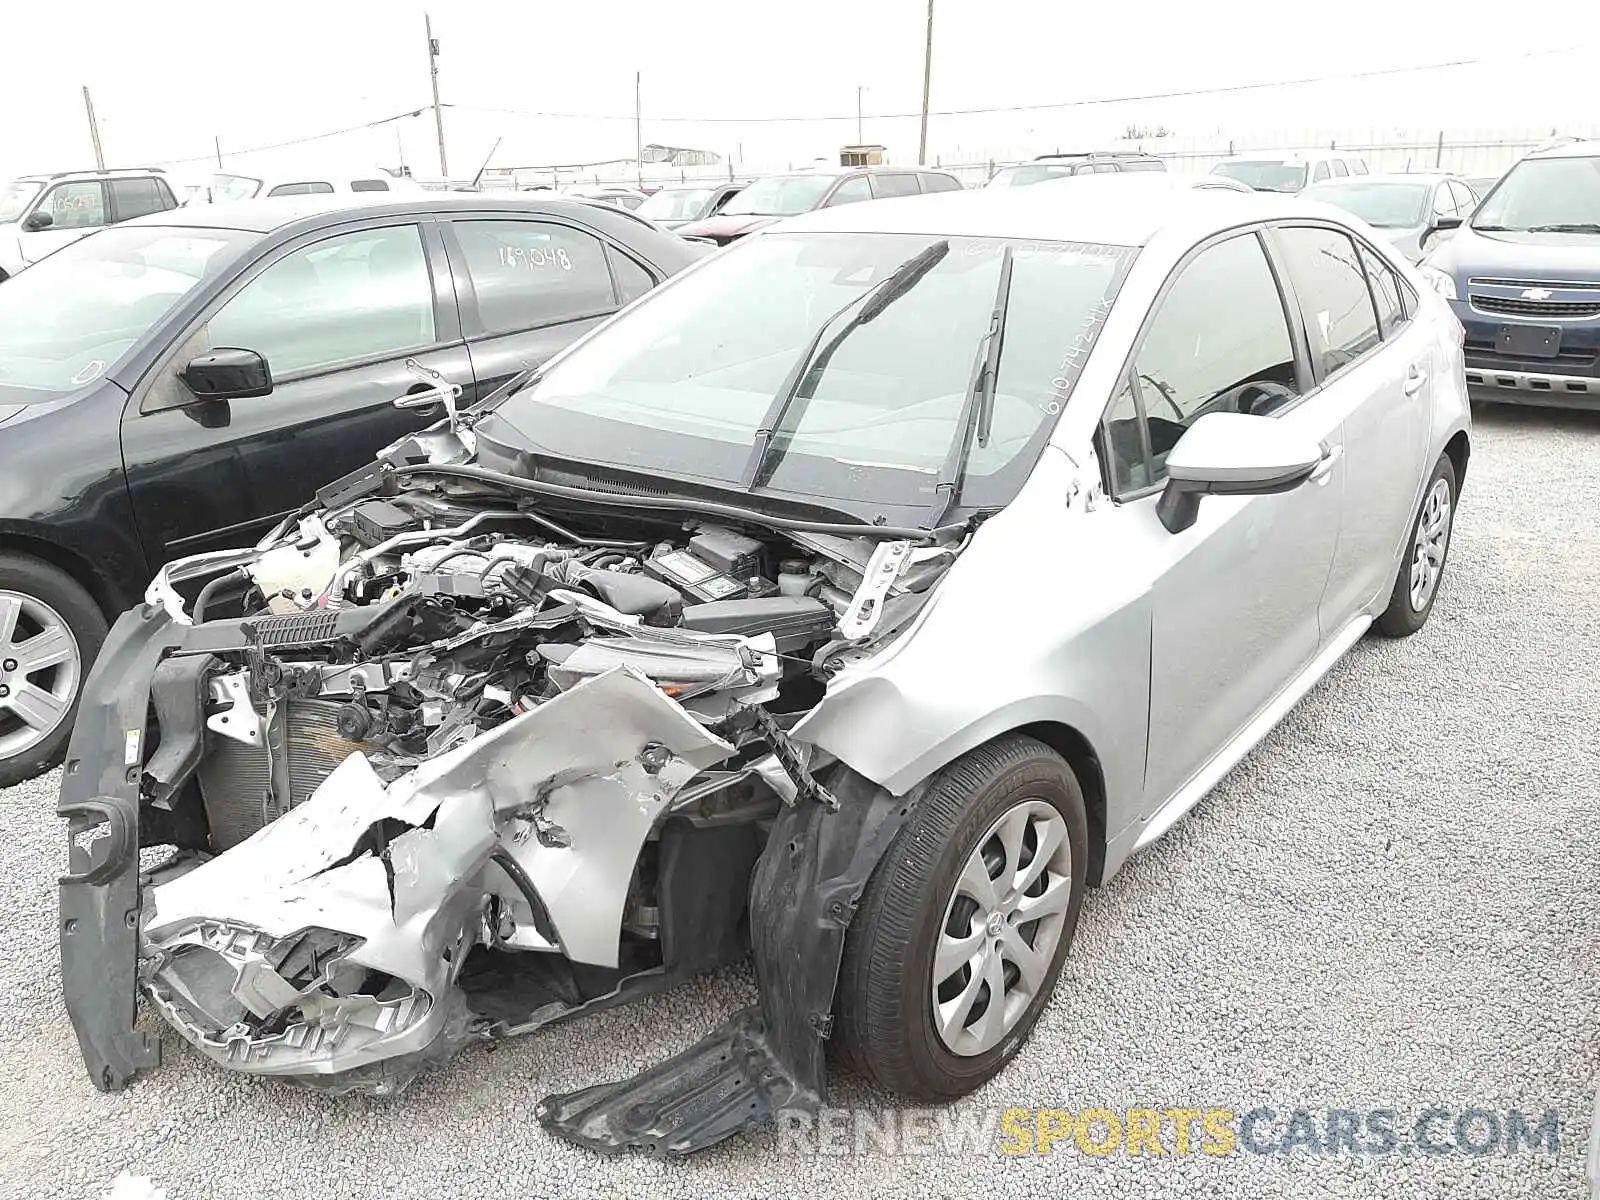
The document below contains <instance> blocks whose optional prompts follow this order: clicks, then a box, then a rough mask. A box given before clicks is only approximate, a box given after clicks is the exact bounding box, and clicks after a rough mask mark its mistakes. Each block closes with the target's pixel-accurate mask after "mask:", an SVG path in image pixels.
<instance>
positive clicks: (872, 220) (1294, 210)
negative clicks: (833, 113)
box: [772, 176, 1332, 246]
mask: <svg viewBox="0 0 1600 1200" xmlns="http://www.w3.org/2000/svg"><path fill="white" fill-rule="evenodd" d="M1107 178H1108V179H1109V178H1110V176H1107ZM1074 183H1077V181H1074ZM1330 211H1332V210H1330ZM1306 212H1307V209H1306V206H1305V203H1304V202H1303V201H1299V200H1297V199H1295V198H1294V197H1292V196H1284V195H1279V194H1277V193H1251V194H1250V195H1248V196H1246V195H1244V194H1243V193H1240V192H1232V191H1221V190H1218V189H1212V188H1181V187H1178V188H1175V187H1170V186H1167V187H1154V186H1152V187H1138V186H1132V187H1127V186H1124V187H1104V188H1101V187H1095V186H1093V185H1092V183H1090V184H1088V185H1086V186H1085V185H1079V186H1061V187H1049V186H1047V185H1042V186H1038V187H1025V188H975V189H968V190H963V191H959V192H935V193H932V194H927V195H922V196H906V197H903V198H899V199H893V200H875V201H873V202H872V203H871V204H845V205H840V206H838V207H835V208H824V209H819V210H817V211H816V212H811V213H806V214H804V215H803V216H798V217H790V218H788V219H787V220H785V221H784V222H782V224H780V225H777V226H774V227H773V230H772V231H773V232H774V233H779V234H781V233H785V232H790V231H793V232H809V233H831V232H839V233H845V232H849V233H918V234H933V235H939V234H944V235H948V236H951V237H1002V238H1024V239H1025V238H1037V239H1039V240H1041V241H1045V240H1048V241H1061V242H1092V243H1098V244H1102V245H1111V246H1142V245H1144V244H1145V243H1146V242H1148V241H1149V240H1150V239H1151V238H1153V237H1154V236H1155V235H1156V234H1157V233H1160V232H1161V231H1163V230H1165V229H1168V228H1178V227H1182V228H1184V229H1186V230H1189V229H1193V230H1200V231H1203V230H1204V229H1205V228H1207V227H1215V228H1218V229H1221V228H1226V227H1228V226H1231V225H1237V224H1241V223H1243V222H1246V221H1267V220H1272V219H1274V218H1288V217H1296V216H1300V217H1303V216H1305V215H1306Z"/></svg>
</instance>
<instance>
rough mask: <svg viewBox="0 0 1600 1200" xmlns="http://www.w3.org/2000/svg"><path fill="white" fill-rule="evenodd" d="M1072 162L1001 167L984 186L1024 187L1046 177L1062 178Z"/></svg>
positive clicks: (1068, 170) (1039, 181) (1040, 181)
mask: <svg viewBox="0 0 1600 1200" xmlns="http://www.w3.org/2000/svg"><path fill="white" fill-rule="evenodd" d="M1074 169H1075V168H1074V166H1073V164H1072V163H1022V164H1021V165H1020V166H1015V167H1001V168H1000V169H999V170H998V171H996V172H995V173H994V177H993V178H992V179H990V180H989V182H988V183H986V184H985V185H984V186H985V187H1024V186H1026V185H1027V184H1030V183H1043V182H1044V181H1045V180H1047V179H1063V178H1065V177H1066V176H1068V175H1071V174H1072V172H1073V170H1074Z"/></svg>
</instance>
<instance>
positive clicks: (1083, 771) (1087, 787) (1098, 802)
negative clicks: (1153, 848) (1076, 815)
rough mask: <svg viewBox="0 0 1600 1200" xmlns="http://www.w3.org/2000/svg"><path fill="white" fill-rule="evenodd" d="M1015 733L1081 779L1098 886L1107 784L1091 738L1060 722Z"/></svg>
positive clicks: (1092, 876)
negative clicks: (1047, 749) (1051, 752)
mask: <svg viewBox="0 0 1600 1200" xmlns="http://www.w3.org/2000/svg"><path fill="white" fill-rule="evenodd" d="M1014 732H1016V733H1024V734H1027V735H1028V736H1029V737H1031V738H1036V739H1038V740H1039V741H1041V742H1043V743H1044V744H1045V745H1046V746H1049V747H1050V749H1052V750H1054V751H1055V752H1056V753H1057V754H1059V755H1061V757H1062V758H1064V759H1066V760H1067V765H1068V766H1069V767H1071V768H1072V773H1073V774H1074V775H1076V776H1077V777H1078V786H1079V787H1080V788H1082V789H1083V805H1084V808H1085V810H1086V811H1087V814H1088V817H1089V866H1088V881H1089V883H1091V884H1093V885H1095V886H1098V885H1099V884H1100V882H1101V877H1102V875H1103V874H1104V871H1105V865H1106V781H1105V774H1104V772H1102V771H1101V769H1100V758H1099V756H1098V755H1096V754H1095V752H1094V747H1093V746H1091V745H1090V744H1089V739H1088V738H1086V737H1084V736H1083V734H1081V733H1079V732H1078V731H1077V730H1076V729H1074V728H1073V727H1072V726H1070V725H1063V724H1062V723H1060V722H1059V721H1035V722H1033V723H1032V724H1029V725H1022V726H1019V727H1018V728H1017V729H1016V730H1015V731H1014ZM1001 736H1004V735H1001Z"/></svg>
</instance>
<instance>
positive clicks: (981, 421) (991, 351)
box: [928, 245, 1013, 529]
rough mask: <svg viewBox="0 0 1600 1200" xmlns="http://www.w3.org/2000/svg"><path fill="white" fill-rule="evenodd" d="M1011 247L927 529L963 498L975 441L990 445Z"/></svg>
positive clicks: (1004, 259) (1003, 260) (1002, 262)
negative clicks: (963, 480)
mask: <svg viewBox="0 0 1600 1200" xmlns="http://www.w3.org/2000/svg"><path fill="white" fill-rule="evenodd" d="M1012 261H1013V259H1012V254H1011V247H1010V245H1007V246H1006V248H1005V251H1004V252H1003V253H1002V254H1001V256H1000V278H999V280H998V282H996V284H995V289H994V311H993V312H992V313H991V314H990V316H989V328H988V330H987V331H986V332H985V333H984V335H983V337H982V338H981V339H979V341H978V351H977V354H976V355H974V357H973V363H972V380H971V382H970V383H968V384H967V398H966V400H965V402H964V403H963V404H962V405H961V418H960V420H961V427H960V428H959V429H958V430H957V431H956V436H955V438H954V439H953V440H952V441H951V443H950V452H949V453H948V454H947V455H945V460H944V465H943V466H941V467H940V468H939V478H938V481H937V482H936V483H935V484H934V487H933V504H932V506H931V508H930V510H929V512H928V528H929V529H934V528H937V527H938V525H939V523H940V522H942V521H943V520H944V518H945V514H946V513H948V512H949V511H950V510H951V509H952V508H954V507H955V506H956V504H957V503H958V502H959V501H960V499H961V477H962V475H963V474H965V473H966V469H967V459H968V458H969V457H970V456H971V454H972V443H973V441H974V440H976V441H977V443H978V445H979V446H980V447H983V446H987V445H988V444H989V425H990V422H991V420H992V419H993V417H994V385H995V377H996V376H997V375H998V374H999V370H1000V349H1001V346H1002V344H1003V342H1004V340H1005V328H1006V309H1007V308H1008V307H1009V305H1010V303H1011V266H1012Z"/></svg>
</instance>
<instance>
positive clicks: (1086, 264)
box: [478, 233, 1136, 519]
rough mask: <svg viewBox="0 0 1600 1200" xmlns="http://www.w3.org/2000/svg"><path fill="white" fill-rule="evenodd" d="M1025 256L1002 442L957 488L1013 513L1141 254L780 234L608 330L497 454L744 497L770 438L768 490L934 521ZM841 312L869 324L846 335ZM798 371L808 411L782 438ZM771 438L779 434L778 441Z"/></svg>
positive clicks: (508, 429) (677, 286) (532, 401)
mask: <svg viewBox="0 0 1600 1200" xmlns="http://www.w3.org/2000/svg"><path fill="white" fill-rule="evenodd" d="M946 245H947V246H948V249H947V250H946V249H943V247H945V246H946ZM1008 247H1009V248H1010V255H1009V257H1010V260H1011V265H1010V275H1011V278H1010V283H1009V287H1007V288H1005V289H1004V292H1005V294H1006V295H1007V296H1008V303H1007V304H1006V306H1005V315H1004V324H1005V328H1004V333H1003V339H1002V340H1001V341H1000V342H999V343H998V344H999V345H1000V347H1001V348H1000V350H999V352H998V360H997V363H996V367H995V370H994V372H993V379H992V380H990V381H987V383H986V387H987V388H988V389H990V390H991V391H992V396H991V395H988V394H986V395H985V397H984V401H985V403H984V416H985V422H984V427H985V432H986V433H987V435H988V436H986V437H985V438H983V439H975V441H974V444H973V445H972V447H971V453H970V456H968V457H967V458H966V460H965V461H964V463H963V470H962V476H961V479H960V482H959V488H958V489H957V491H958V493H959V495H960V497H961V506H962V507H963V508H969V509H970V508H989V507H996V506H999V505H1002V504H1004V503H1006V502H1007V501H1009V500H1010V498H1011V497H1012V496H1013V495H1014V494H1015V492H1016V489H1017V488H1018V487H1020V486H1021V482H1022V480H1023V479H1024V478H1025V477H1026V474H1027V472H1028V470H1029V469H1031V467H1032V464H1033V461H1034V459H1035V458H1036V457H1037V455H1038V453H1039V450H1040V449H1041V448H1042V446H1043V441H1044V439H1045V438H1046V437H1048V436H1049V431H1050V429H1051V428H1052V427H1053V425H1054V422H1055V418H1056V416H1057V414H1059V412H1060V411H1061V407H1062V405H1063V404H1064V403H1065V402H1066V400H1067V397H1068V396H1069V395H1070V393H1071V387H1072V384H1073V382H1074V381H1075V379H1076V373H1077V369H1078V367H1079V365H1080V364H1081V363H1082V361H1083V359H1084V357H1085V356H1086V355H1087V353H1088V351H1089V349H1090V348H1091V347H1092V346H1093V343H1094V339H1095V336H1096V335H1097V334H1098V332H1099V328H1100V325H1101V324H1102V323H1103V321H1104V318H1105V314H1106V312H1107V311H1108V310H1109V307H1110V304H1111V301H1112V300H1113V299H1114V298H1115V296H1116V294H1117V291H1118V289H1119V288H1120V286H1121V283H1122V280H1123V278H1124V276H1125V275H1126V272H1127V268H1128V266H1129V264H1130V263H1131V262H1132V260H1133V257H1134V254H1135V253H1136V252H1135V251H1134V250H1133V249H1131V248H1127V247H1119V246H1106V245H1092V244H1084V243H1066V242H1038V241H1033V242H1022V241H1016V242H1008V241H1006V240H1003V239H996V238H972V237H950V238H936V237H932V236H925V235H915V234H803V233H797V234H767V235H763V236H761V237H759V238H755V239H752V240H751V241H750V242H748V243H746V244H745V245H742V246H740V247H738V248H736V249H735V250H733V251H731V252H729V253H727V254H724V255H722V256H721V257H720V258H718V259H716V260H713V261H711V262H708V263H706V264H705V265H704V266H703V267H701V268H699V269H697V270H695V271H693V272H691V273H689V274H688V275H687V276H685V277H684V278H683V279H681V280H678V281H676V282H674V283H673V284H671V285H669V287H667V288H666V289H663V291H662V292H661V293H660V295H659V296H657V297H652V298H649V299H646V300H645V301H643V302H641V303H640V304H639V306H638V307H636V308H635V309H634V310H633V311H632V312H630V313H629V314H628V315H627V316H625V317H623V318H622V319H620V320H618V321H617V322H615V323H614V324H612V325H610V326H608V327H607V328H606V329H603V330H602V331H600V332H599V333H598V334H596V335H595V336H594V337H593V338H591V339H590V340H589V341H587V342H586V343H585V344H583V345H582V346H579V347H578V348H577V349H576V350H574V352H573V353H572V354H570V355H569V356H567V357H566V358H564V359H562V360H561V361H560V362H558V363H556V364H555V365H554V366H553V367H552V368H551V369H550V370H549V371H547V372H546V373H545V374H544V375H542V376H540V377H539V378H537V379H536V381H535V382H534V383H533V384H532V385H531V386H529V387H527V388H525V389H523V390H522V391H521V392H519V393H517V394H515V395H513V396H511V397H510V398H509V399H508V400H507V401H506V403H505V404H504V405H502V406H501V407H500V408H499V409H498V410H497V411H496V413H495V414H494V416H493V417H492V418H490V419H489V420H487V421H485V422H482V423H480V425H479V427H478V429H479V433H480V437H481V438H485V439H488V440H490V441H496V440H498V441H501V442H503V443H505V444H506V445H507V446H509V447H513V448H516V449H518V450H521V451H524V452H526V451H531V452H532V453H534V454H543V455H548V456H551V457H554V458H561V459H569V460H576V461H579V462H585V463H593V464H599V465H607V466H614V467H619V468H625V469H630V470H634V471H641V472H645V473H649V474H655V475H659V476H667V477H677V478H681V479H696V480H701V481H705V482H707V483H711V484H721V485H725V486H727V487H729V488H730V489H740V490H742V489H743V488H744V487H746V486H748V485H749V484H750V483H751V479H750V475H749V464H750V461H751V456H752V448H753V447H755V446H756V445H757V443H759V442H762V441H767V440H770V442H771V447H772V453H771V454H765V453H762V454H760V455H759V456H758V461H760V462H762V464H763V468H762V471H761V472H760V474H761V478H760V479H759V480H756V481H755V485H756V490H757V491H758V492H759V491H761V490H762V489H763V488H765V489H767V490H770V491H772V492H774V493H777V494H781V495H787V496H809V497H813V498H817V499H825V500H827V501H829V502H830V503H831V504H832V505H833V506H834V507H839V508H844V509H849V510H853V511H858V512H862V513H864V514H865V515H867V516H868V517H869V519H871V518H873V517H878V516H883V515H885V513H886V512H887V511H888V510H898V514H897V515H898V516H899V517H902V518H906V517H907V516H908V513H909V512H911V511H918V510H920V511H922V512H925V511H926V510H927V509H928V508H929V507H931V506H933V505H935V504H936V503H937V502H938V496H937V494H936V493H937V491H938V488H939V476H940V472H941V468H943V467H944V465H945V464H946V462H947V460H948V458H949V452H950V447H951V443H952V441H953V440H954V439H955V438H956V437H957V436H958V434H959V432H960V427H961V425H962V417H963V415H964V413H967V412H968V411H969V406H968V404H967V400H968V397H969V395H970V389H971V383H972V380H973V359H974V353H975V352H976V350H977V349H978V347H979V346H980V345H982V344H983V343H984V339H985V336H986V334H988V333H989V331H990V327H991V323H992V321H993V319H994V313H995V307H996V296H997V293H998V291H999V289H1000V283H1001V272H1002V270H1003V269H1004V268H1005V264H1006V260H1007V254H1006V251H1007V248H1008ZM891 281H893V282H891ZM891 297H892V298H891ZM869 312H870V313H871V319H870V320H866V321H862V320H860V319H859V318H860V317H861V316H862V315H864V314H866V313H869ZM841 313H843V314H847V315H849V314H853V315H851V316H850V321H849V322H847V323H845V322H844V318H843V317H842V316H840V315H839V314H841ZM829 325H834V326H835V327H834V328H831V329H829V328H827V327H828V326H829ZM845 330H848V332H847V333H844V332H843V331H845ZM841 333H843V336H841ZM830 334H831V335H832V340H830V338H829V335H830ZM819 335H820V336H819ZM823 348H826V350H827V353H826V354H825V355H824V354H822V353H821V352H820V351H821V350H822V349H823ZM797 370H798V371H799V372H801V373H802V374H803V378H802V379H801V382H802V384H803V386H802V387H800V388H795V390H796V391H803V392H804V403H803V404H794V405H792V406H790V407H789V411H788V412H787V414H785V415H784V416H783V417H782V419H780V420H776V421H774V420H773V419H772V417H771V415H770V414H771V412H772V410H773V408H774V407H775V404H776V403H777V402H779V401H781V400H783V399H784V398H785V397H786V394H787V393H788V391H789V390H790V389H791V388H794V387H795V381H796V379H797V376H796V371H797ZM764 423H771V424H774V425H775V426H776V428H773V429H772V431H771V433H770V434H769V436H768V438H766V439H763V438H762V437H761V430H762V427H763V424H764Z"/></svg>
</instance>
